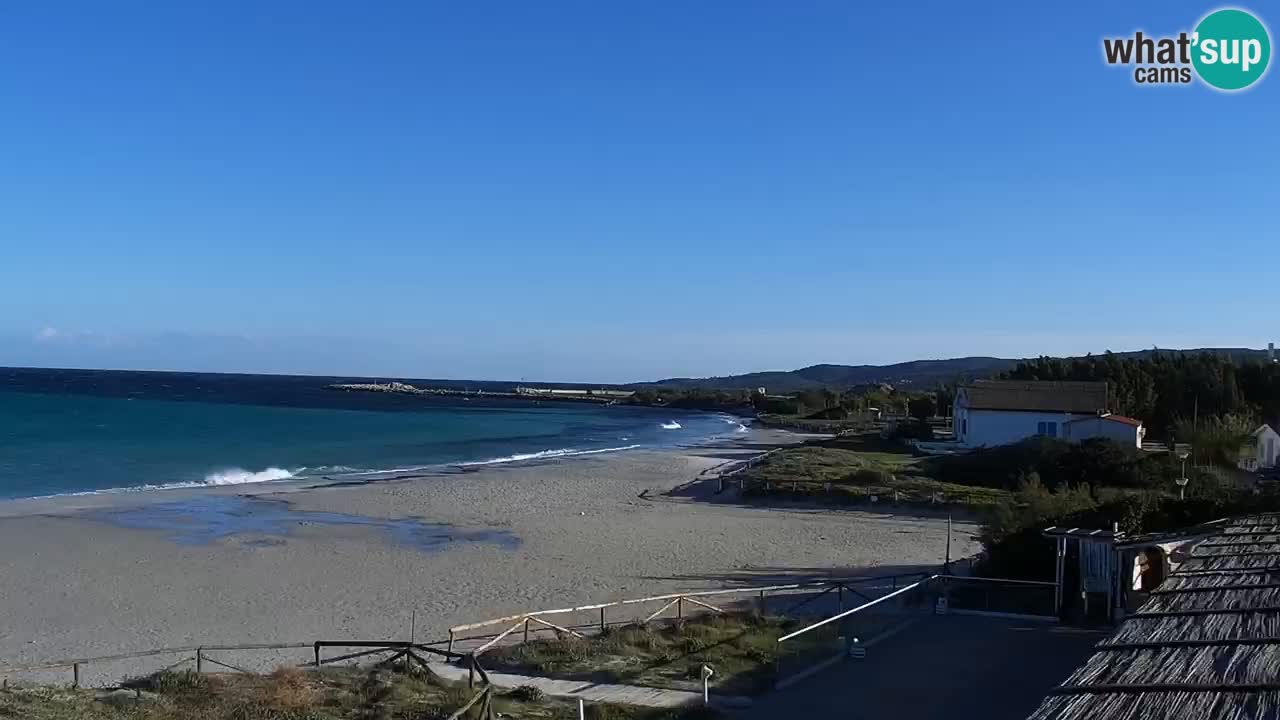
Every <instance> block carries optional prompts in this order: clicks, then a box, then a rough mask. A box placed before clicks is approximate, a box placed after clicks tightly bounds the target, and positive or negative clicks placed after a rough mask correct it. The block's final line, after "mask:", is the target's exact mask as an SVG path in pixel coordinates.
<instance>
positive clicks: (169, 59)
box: [0, 0, 1280, 382]
mask: <svg viewBox="0 0 1280 720" xmlns="http://www.w3.org/2000/svg"><path fill="white" fill-rule="evenodd" d="M1216 7H1218V5H1216V4H1212V3H1193V2H1175V3H1170V2H1167V1H1166V2H1149V1H1145V0H1144V1H1141V2H1123V3H1117V2H1104V1H1101V0H1090V1H1085V2H1077V3H1025V2H998V3H997V2H979V3H958V2H954V1H946V2H943V1H937V0H934V1H927V2H914V3H878V4H875V5H872V4H870V3H867V4H862V3H854V2H848V1H840V2H834V1H832V2H816V1H804V2H794V1H790V0H775V1H773V2H756V1H736V2H728V1H720V0H708V1H706V2H697V3H677V2H666V1H660V2H589V1H582V2H559V1H556V0H550V1H547V2H539V3H526V2H514V1H512V2H474V3H443V2H378V3H350V2H320V1H317V0H308V1H306V2H302V1H300V0H298V1H293V0H291V1H284V0H279V1H267V2H262V1H255V2H248V1H243V0H222V1H219V2H187V3H157V2H134V1H131V0H122V1H120V2H113V3H102V2H62V1H59V0H48V1H47V2H38V3H12V4H8V5H6V6H5V7H4V8H3V10H0V249H2V250H3V262H2V263H0V365H46V366H63V367H66V366H74V367H124V368H158V369H179V370H211V371H237V372H300V373H321V374H326V373H327V374H356V375H403V376H411V377H457V378H500V379H519V378H529V379H540V380H582V381H601V382H615V381H630V380H643V379H652V378H657V377H666V376H673V375H694V376H701V375H712V374H717V375H724V374H730V373H738V372H747V371H754V370H767V369H791V368H795V367H800V366H804V365H809V364H814V363H820V362H830V363H847V364H860V363H886V362H896V361H903V360H911V359H920V358H937V357H955V356H962V355H996V356H1007V357H1018V356H1034V355H1039V354H1083V353H1085V352H1090V351H1092V352H1100V351H1103V350H1106V349H1112V350H1117V351H1118V350H1132V349H1140V348H1145V347H1151V346H1153V345H1158V346H1161V347H1201V346H1247V347H1262V346H1265V345H1266V343H1267V342H1268V341H1269V340H1274V341H1280V332H1277V331H1276V322H1275V320H1274V318H1275V312H1276V303H1275V301H1274V298H1275V295H1276V293H1275V291H1274V289H1273V288H1274V284H1275V280H1274V278H1275V277H1276V273H1277V267H1278V266H1280V243H1277V239H1278V238H1277V230H1278V229H1280V139H1277V134H1276V130H1275V128H1276V124H1277V120H1278V119H1280V113H1278V112H1277V110H1280V77H1277V76H1276V72H1275V70H1274V69H1272V70H1271V71H1270V72H1269V73H1268V76H1267V77H1265V78H1263V80H1262V81H1261V82H1260V83H1259V84H1257V85H1256V86H1255V87H1253V88H1251V89H1250V90H1248V91H1246V92H1242V93H1236V94H1230V95H1228V94H1223V93H1218V92H1214V91H1212V90H1210V89H1208V88H1206V87H1204V86H1203V85H1199V84H1196V85H1192V86H1169V87H1139V86H1137V85H1135V84H1134V83H1133V81H1132V79H1131V77H1132V75H1131V70H1130V69H1126V68H1118V67H1108V66H1106V65H1105V64H1104V62H1103V58H1102V49H1101V39H1102V38H1103V37H1104V36H1108V37H1112V36H1123V35H1129V34H1132V32H1133V31H1134V30H1136V29H1142V30H1144V31H1146V32H1148V33H1153V34H1170V35H1172V34H1176V33H1177V32H1179V31H1182V30H1190V29H1192V28H1193V27H1194V25H1195V23H1196V21H1197V20H1198V19H1199V18H1200V17H1201V16H1202V15H1204V14H1205V13H1206V12H1207V11H1209V10H1211V9H1214V8H1216ZM1242 7H1245V8H1246V9H1250V10H1253V11H1255V12H1256V13H1257V14H1258V15H1259V16H1260V17H1262V19H1263V20H1264V21H1266V22H1268V23H1269V25H1270V27H1271V32H1272V36H1273V38H1274V37H1275V35H1276V28H1277V25H1276V23H1280V11H1276V10H1275V9H1274V7H1275V6H1273V5H1265V4H1263V3H1257V2H1255V3H1253V4H1251V5H1243V6H1242Z"/></svg>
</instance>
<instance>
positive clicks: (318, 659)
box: [316, 643, 320, 668]
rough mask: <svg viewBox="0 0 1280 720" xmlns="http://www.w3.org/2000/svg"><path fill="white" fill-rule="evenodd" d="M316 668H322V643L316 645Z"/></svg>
mask: <svg viewBox="0 0 1280 720" xmlns="http://www.w3.org/2000/svg"><path fill="white" fill-rule="evenodd" d="M316 667H317V668H318V667H320V643H316Z"/></svg>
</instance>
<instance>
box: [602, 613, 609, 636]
mask: <svg viewBox="0 0 1280 720" xmlns="http://www.w3.org/2000/svg"><path fill="white" fill-rule="evenodd" d="M608 627H609V626H608V624H607V623H605V620H604V608H600V632H604V631H605V629H606V628H608Z"/></svg>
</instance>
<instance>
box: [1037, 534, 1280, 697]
mask: <svg viewBox="0 0 1280 720" xmlns="http://www.w3.org/2000/svg"><path fill="white" fill-rule="evenodd" d="M1170 718H1177V719H1179V720H1202V719H1204V718H1224V719H1226V720H1246V719H1248V720H1253V719H1254V718H1280V515H1275V514H1269V515H1257V516H1252V517H1247V518H1238V519H1235V520H1231V521H1229V522H1227V523H1224V524H1223V525H1222V526H1221V527H1220V528H1219V529H1218V530H1217V531H1216V532H1215V533H1214V534H1213V535H1211V536H1209V537H1208V538H1206V539H1205V540H1204V541H1202V542H1201V543H1199V544H1198V545H1196V546H1195V548H1194V549H1193V550H1192V551H1191V557H1190V558H1189V559H1187V560H1186V561H1185V562H1183V563H1182V564H1181V565H1180V566H1179V567H1178V570H1177V571H1176V572H1175V573H1173V574H1172V575H1170V576H1169V579H1168V580H1166V581H1165V582H1164V583H1163V584H1162V585H1161V586H1160V587H1159V588H1157V589H1156V590H1155V591H1154V592H1152V593H1151V597H1150V599H1149V600H1148V601H1147V602H1146V603H1145V604H1144V605H1143V606H1142V607H1141V608H1139V609H1138V611H1137V613H1135V614H1133V615H1130V616H1129V617H1128V618H1126V619H1125V620H1124V622H1122V623H1121V625H1120V628H1119V629H1118V630H1117V631H1116V632H1115V634H1114V635H1112V636H1111V637H1110V638H1108V639H1107V640H1104V641H1103V642H1101V643H1099V644H1098V646H1097V648H1096V652H1095V653H1094V655H1093V656H1092V657H1090V658H1089V659H1088V660H1087V661H1086V662H1085V664H1084V665H1082V666H1081V667H1080V668H1079V669H1077V670H1076V671H1075V673H1074V674H1072V675H1071V677H1069V678H1068V679H1067V680H1066V682H1064V683H1063V684H1062V685H1061V686H1059V687H1058V688H1056V689H1055V690H1054V691H1053V692H1052V693H1051V694H1050V695H1049V697H1048V698H1047V699H1046V700H1045V701H1044V703H1043V704H1042V705H1041V706H1040V708H1039V709H1038V710H1037V711H1036V712H1035V713H1034V714H1033V715H1032V716H1031V720H1086V719H1087V720H1168V719H1170Z"/></svg>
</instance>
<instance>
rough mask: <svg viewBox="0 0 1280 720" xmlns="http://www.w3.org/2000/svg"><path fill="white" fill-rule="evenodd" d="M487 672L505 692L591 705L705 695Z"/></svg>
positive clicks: (720, 699)
mask: <svg viewBox="0 0 1280 720" xmlns="http://www.w3.org/2000/svg"><path fill="white" fill-rule="evenodd" d="M429 665H430V667H431V671H432V672H434V673H435V674H437V675H439V676H440V677H442V678H445V679H446V680H466V679H467V676H468V671H467V669H466V668H465V667H459V666H457V665H449V664H445V663H429ZM487 672H488V675H489V681H490V682H492V683H493V684H494V685H496V686H498V687H501V688H515V687H520V686H521V685H532V686H534V687H536V688H539V689H541V690H542V692H544V693H546V694H547V695H553V696H555V697H567V698H582V699H583V700H585V701H587V702H588V703H611V704H616V705H641V706H643V707H654V708H671V707H681V706H684V705H701V704H702V693H697V692H689V691H686V690H664V689H662V688H651V687H641V686H639V685H611V684H608V683H597V682H590V681H585V680H555V679H552V678H544V677H531V676H527V675H508V674H506V673H496V672H492V671H487ZM711 703H712V704H713V705H715V706H717V707H723V708H744V707H747V706H749V705H751V699H750V698H745V697H739V696H737V695H714V694H713V695H712V696H711Z"/></svg>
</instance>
